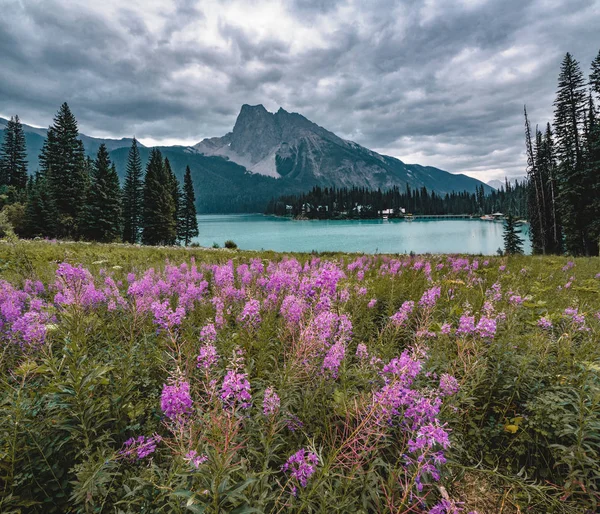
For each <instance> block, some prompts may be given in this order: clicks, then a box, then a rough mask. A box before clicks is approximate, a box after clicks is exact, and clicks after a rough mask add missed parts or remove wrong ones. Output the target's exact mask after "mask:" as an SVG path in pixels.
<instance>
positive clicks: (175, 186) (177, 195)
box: [165, 157, 181, 245]
mask: <svg viewBox="0 0 600 514" xmlns="http://www.w3.org/2000/svg"><path fill="white" fill-rule="evenodd" d="M165 173H166V174H167V175H168V177H169V184H170V189H171V196H172V197H173V204H174V206H175V211H174V214H173V219H174V221H175V227H176V230H177V232H178V231H179V221H180V217H181V187H180V186H179V180H177V177H176V176H175V173H173V170H172V169H171V163H170V162H169V159H168V158H167V157H165ZM169 244H172V245H174V244H177V234H175V237H174V239H173V240H172V241H170V243H169Z"/></svg>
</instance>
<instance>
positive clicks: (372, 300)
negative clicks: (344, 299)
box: [367, 298, 377, 309]
mask: <svg viewBox="0 0 600 514" xmlns="http://www.w3.org/2000/svg"><path fill="white" fill-rule="evenodd" d="M376 304H377V298H372V299H371V300H369V303H368V304H367V307H368V308H369V309H372V308H373V307H375V305H376Z"/></svg>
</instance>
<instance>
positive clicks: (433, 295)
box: [419, 286, 442, 309]
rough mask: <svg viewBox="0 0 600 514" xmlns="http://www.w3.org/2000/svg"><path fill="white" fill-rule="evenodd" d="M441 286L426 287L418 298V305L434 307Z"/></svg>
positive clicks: (428, 307)
mask: <svg viewBox="0 0 600 514" xmlns="http://www.w3.org/2000/svg"><path fill="white" fill-rule="evenodd" d="M441 291H442V288H441V287H440V286H433V287H432V288H431V289H427V291H425V292H424V293H423V296H421V299H420V300H419V306H420V307H423V308H425V309H432V308H433V307H435V304H436V303H437V301H438V299H439V297H440V295H441Z"/></svg>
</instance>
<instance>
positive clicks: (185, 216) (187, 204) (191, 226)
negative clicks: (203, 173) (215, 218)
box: [178, 166, 198, 246]
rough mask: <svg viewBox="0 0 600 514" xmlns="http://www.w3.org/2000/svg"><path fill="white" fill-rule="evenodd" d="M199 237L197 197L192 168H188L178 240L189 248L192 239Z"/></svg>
mask: <svg viewBox="0 0 600 514" xmlns="http://www.w3.org/2000/svg"><path fill="white" fill-rule="evenodd" d="M197 236H198V219H197V218H196V195H195V193H194V185H193V183H192V173H191V171H190V167H189V166H186V168H185V175H184V177H183V196H182V202H181V210H180V218H179V234H178V239H179V240H180V241H183V244H184V245H185V246H188V245H189V244H190V242H191V240H192V238H194V237H197Z"/></svg>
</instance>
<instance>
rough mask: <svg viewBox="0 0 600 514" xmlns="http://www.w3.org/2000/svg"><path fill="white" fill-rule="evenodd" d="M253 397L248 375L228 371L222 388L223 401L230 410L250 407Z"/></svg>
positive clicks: (231, 370)
mask: <svg viewBox="0 0 600 514" xmlns="http://www.w3.org/2000/svg"><path fill="white" fill-rule="evenodd" d="M250 400H252V396H251V395H250V382H249V381H248V375H247V374H246V373H238V372H237V371H236V370H233V369H230V370H228V371H227V374H226V375H225V378H224V379H223V385H222V386H221V401H222V402H223V405H224V406H225V407H227V408H230V409H235V408H236V407H240V408H242V409H247V408H248V407H250V405H251V403H250Z"/></svg>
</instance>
